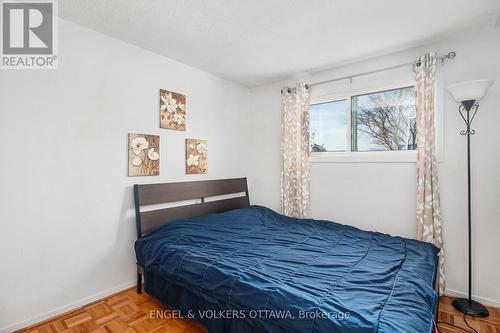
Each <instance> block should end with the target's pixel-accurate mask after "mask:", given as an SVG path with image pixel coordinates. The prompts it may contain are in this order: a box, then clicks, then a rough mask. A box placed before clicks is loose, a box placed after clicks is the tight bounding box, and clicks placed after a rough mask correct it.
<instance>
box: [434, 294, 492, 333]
mask: <svg viewBox="0 0 500 333" xmlns="http://www.w3.org/2000/svg"><path fill="white" fill-rule="evenodd" d="M452 301H453V298H451V297H448V296H441V298H440V300H439V314H438V322H440V321H444V322H447V323H452V324H454V325H457V326H459V327H462V328H463V329H465V330H466V331H469V332H474V331H473V330H471V329H470V328H469V327H467V325H466V324H465V322H464V320H463V313H461V312H459V311H458V310H455V308H454V307H453V305H452V304H451V303H452ZM488 310H489V312H490V315H489V316H488V317H485V318H476V317H471V316H466V319H467V322H468V323H469V325H470V326H472V327H473V328H474V329H475V330H476V331H478V332H480V333H500V309H499V308H492V307H488ZM438 327H439V330H440V331H441V332H442V333H451V332H462V333H463V332H465V331H463V330H461V329H458V328H454V327H452V326H449V325H445V324H439V325H438Z"/></svg>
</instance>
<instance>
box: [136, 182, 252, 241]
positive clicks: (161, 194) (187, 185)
mask: <svg viewBox="0 0 500 333" xmlns="http://www.w3.org/2000/svg"><path fill="white" fill-rule="evenodd" d="M237 193H244V195H241V196H238V197H233V198H230V199H220V200H214V201H205V199H206V198H208V197H214V196H221V195H228V194H237ZM193 199H198V200H201V202H200V203H195V204H189V205H185V206H178V207H171V208H162V209H156V210H145V211H141V207H145V206H150V205H156V204H165V203H172V202H178V201H185V200H193ZM134 202H135V220H136V227H137V238H139V237H142V236H143V235H145V234H148V233H150V232H151V231H153V230H155V229H156V228H158V227H160V226H161V225H163V224H165V223H168V222H170V221H173V220H178V219H184V218H190V217H195V216H201V215H206V214H212V213H222V212H225V211H228V210H232V209H237V208H243V207H247V206H249V205H250V201H249V197H248V186H247V179H246V178H234V179H217V180H202V181H193V182H179V183H163V184H143V185H137V184H136V185H134Z"/></svg>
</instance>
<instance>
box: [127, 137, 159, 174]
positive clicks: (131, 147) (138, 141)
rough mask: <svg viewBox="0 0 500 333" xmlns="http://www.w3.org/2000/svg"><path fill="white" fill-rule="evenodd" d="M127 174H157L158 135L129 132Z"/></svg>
mask: <svg viewBox="0 0 500 333" xmlns="http://www.w3.org/2000/svg"><path fill="white" fill-rule="evenodd" d="M128 138H129V139H128V141H129V144H128V161H129V162H128V175H129V176H158V175H159V174H160V137H159V136H157V135H147V134H136V133H129V135H128Z"/></svg>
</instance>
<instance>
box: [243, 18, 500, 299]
mask: <svg viewBox="0 0 500 333" xmlns="http://www.w3.org/2000/svg"><path fill="white" fill-rule="evenodd" d="M499 41H500V29H498V28H497V29H493V28H491V27H490V28H480V29H478V30H475V31H470V32H468V33H465V32H462V33H461V34H459V35H455V36H450V37H449V38H448V39H447V40H446V41H441V42H436V43H434V44H432V45H428V46H425V47H418V48H415V49H412V50H408V51H404V52H399V53H396V54H391V55H388V56H384V57H379V58H373V59H369V60H366V61H363V62H360V63H356V64H351V65H346V66H343V67H340V68H336V69H333V70H329V71H324V72H320V73H316V74H314V75H310V76H307V77H303V78H291V79H289V80H286V81H284V82H278V83H275V84H270V85H267V86H262V87H258V88H255V89H252V92H251V100H252V105H251V112H250V113H249V115H248V117H247V118H246V119H245V122H246V123H247V129H248V131H247V134H246V137H247V144H246V146H247V147H248V149H249V154H248V156H250V157H251V158H249V159H248V160H247V163H246V167H247V169H246V172H247V175H248V176H249V181H250V194H251V199H252V202H253V203H258V204H263V205H266V206H269V207H271V208H274V209H277V210H279V208H280V185H279V182H280V177H279V176H280V131H279V128H280V117H281V115H280V114H281V106H280V105H281V96H280V89H281V87H282V86H283V85H294V84H295V83H296V82H297V81H298V80H299V79H301V80H303V81H305V82H315V81H322V80H325V79H329V78H334V77H343V76H345V75H352V74H356V73H360V72H365V71H370V70H374V69H378V68H384V67H388V66H393V65H395V64H400V63H405V62H411V61H412V60H413V59H417V58H418V57H419V56H420V55H421V54H423V53H425V52H427V51H436V52H437V53H438V54H445V53H448V52H449V51H456V52H457V54H458V55H457V58H456V59H454V60H451V61H449V62H447V63H446V64H445V65H444V67H443V68H442V71H443V76H444V78H443V80H444V85H445V86H446V85H448V84H451V83H454V82H458V81H464V80H472V79H477V78H491V79H494V80H496V84H495V85H494V86H493V87H492V88H491V90H490V91H489V93H488V95H487V97H486V98H485V99H484V100H483V101H481V108H480V110H479V113H478V115H477V118H476V119H475V120H474V125H473V126H474V128H475V129H476V131H477V132H476V135H475V136H474V137H473V139H472V150H473V152H472V156H473V157H472V173H473V174H472V181H473V186H474V187H473V190H472V191H473V201H474V202H473V203H474V206H473V224H474V226H473V242H474V244H473V251H474V283H473V286H474V287H473V292H474V294H475V295H476V296H478V297H480V299H481V300H482V301H483V302H486V303H488V304H493V305H500V260H499V259H498V253H499V245H498V244H500V205H499V199H500V186H499V184H500V167H499V166H498V165H499V164H500V136H499V135H498V124H499V123H500V110H499V106H498V103H499V101H500V63H499V59H500V43H499ZM404 71H405V70H404V69H401V70H396V71H390V72H388V73H380V74H377V75H371V76H367V77H364V78H359V79H354V80H353V83H352V84H353V87H358V88H359V87H368V86H370V85H377V84H381V85H384V82H386V83H387V84H390V83H393V82H397V81H399V80H401V78H404V77H405V76H408V75H410V74H411V73H410V68H409V67H408V68H407V69H406V73H405V72H404ZM392 81H393V82H392ZM342 84H343V85H344V86H343V85H342ZM347 86H348V83H345V82H344V83H337V84H336V86H331V85H330V86H316V87H313V89H312V94H313V95H322V94H327V93H335V92H338V91H339V90H340V91H341V90H342V89H346V88H347ZM444 101H445V103H444V121H443V123H444V128H443V131H444V133H441V135H442V136H443V137H444V153H443V156H442V162H441V163H440V165H439V174H440V181H441V198H442V211H443V219H444V224H445V225H444V241H445V253H446V255H447V257H446V258H447V263H446V271H447V292H448V293H450V294H461V293H464V292H466V290H467V261H466V258H467V246H466V244H467V243H466V242H467V220H466V203H467V196H466V193H467V192H466V179H465V172H466V169H465V167H466V165H465V138H464V137H462V136H460V135H459V131H460V130H461V129H462V128H463V126H464V124H463V121H462V120H461V118H460V116H459V115H458V113H457V112H458V111H457V105H456V104H455V103H454V102H453V100H452V99H451V97H449V96H448V95H446V94H445V95H444ZM415 173H416V170H415V164H414V163H312V164H311V182H312V183H311V193H312V194H311V196H312V209H313V217H315V218H326V219H331V220H335V221H338V222H341V223H344V224H350V225H354V226H357V227H360V228H363V229H368V230H378V231H382V232H386V233H390V234H393V235H401V236H406V237H414V236H415V201H416V184H415V181H416V176H415Z"/></svg>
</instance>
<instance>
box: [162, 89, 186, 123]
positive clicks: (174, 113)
mask: <svg viewBox="0 0 500 333" xmlns="http://www.w3.org/2000/svg"><path fill="white" fill-rule="evenodd" d="M160 127H161V128H167V129H173V130H178V131H185V130H186V96H184V95H182V94H179V93H176V92H172V91H167V90H163V89H160Z"/></svg>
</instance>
